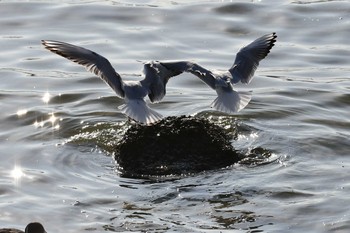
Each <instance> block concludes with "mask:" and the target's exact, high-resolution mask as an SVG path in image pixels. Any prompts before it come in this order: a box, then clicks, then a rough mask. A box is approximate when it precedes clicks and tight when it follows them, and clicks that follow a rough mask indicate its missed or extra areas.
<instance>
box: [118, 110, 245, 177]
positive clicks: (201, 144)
mask: <svg viewBox="0 0 350 233" xmlns="http://www.w3.org/2000/svg"><path fill="white" fill-rule="evenodd" d="M231 140H232V137H231V136H230V135H229V134H228V133H227V132H226V131H225V129H223V128H222V127H220V126H218V125H215V124H214V123H211V122H209V121H208V120H206V119H203V118H194V117H186V116H181V117H167V118H165V119H163V120H161V121H159V122H158V123H156V124H154V125H150V126H144V125H133V126H131V127H130V128H129V129H128V131H127V132H126V133H125V135H124V137H123V138H122V140H121V141H120V142H119V143H118V145H117V146H116V153H115V160H116V161H117V163H118V165H119V170H120V171H121V173H122V175H124V176H131V177H139V176H154V175H175V174H177V175H180V174H188V173H196V172H201V171H204V170H210V169H218V168H223V167H227V166H229V165H232V164H234V163H236V162H238V161H239V155H238V154H237V153H236V151H235V150H234V148H233V146H232V144H231Z"/></svg>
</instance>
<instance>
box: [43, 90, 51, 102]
mask: <svg viewBox="0 0 350 233" xmlns="http://www.w3.org/2000/svg"><path fill="white" fill-rule="evenodd" d="M50 98H51V95H50V93H49V92H46V93H45V94H44V96H43V97H42V98H41V100H42V101H43V102H44V103H45V104H47V103H48V102H49V101H50Z"/></svg>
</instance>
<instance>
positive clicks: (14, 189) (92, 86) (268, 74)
mask: <svg viewBox="0 0 350 233" xmlns="http://www.w3.org/2000/svg"><path fill="white" fill-rule="evenodd" d="M0 25H1V33H0V44H1V57H0V77H1V84H0V100H1V108H2V111H1V112H0V116H1V119H2V120H1V122H0V141H1V144H0V158H1V164H0V168H1V170H0V209H1V211H0V226H1V227H9V226H12V227H18V228H24V226H25V225H26V224H27V223H28V222H29V221H34V220H35V221H40V222H42V223H43V224H44V226H45V228H46V230H47V231H48V232H102V231H115V232H146V231H147V232H226V231H227V232H315V233H316V232H349V231H350V209H349V206H348V203H349V201H350V198H349V197H350V183H349V180H350V175H349V174H350V173H349V172H350V159H349V157H348V156H349V155H350V141H349V136H350V133H349V130H350V121H349V116H350V113H349V110H350V107H349V105H350V94H349V93H350V66H349V62H350V60H349V58H350V44H349V38H350V5H349V4H348V2H347V1H312V0H311V1H287V0H283V1H282V0H281V1H264V0H261V1H200V0H197V1H184V0H180V1H159V0H158V1H157V0H149V1H141V0H139V1H136V0H135V1H73V0H72V1H60V3H50V1H16V2H14V1H0ZM274 31H275V32H277V34H278V39H277V43H276V46H275V47H274V48H273V49H272V52H271V54H269V56H268V57H267V58H266V59H265V60H264V61H263V62H261V64H260V67H259V68H258V70H257V72H256V75H255V78H254V79H253V81H252V82H251V84H250V85H249V86H238V87H237V88H238V89H240V90H251V89H252V90H254V95H253V99H252V101H251V103H250V104H249V105H248V107H247V108H246V109H244V110H243V111H242V112H240V113H239V114H237V115H234V116H227V115H223V114H220V113H217V112H213V111H211V110H210V108H209V105H210V103H211V101H213V100H214V98H215V92H214V91H211V90H209V89H208V88H207V87H206V86H205V85H204V84H203V83H201V82H200V81H199V80H197V79H196V78H193V77H192V76H190V75H187V74H184V75H181V76H179V77H177V78H174V79H172V80H171V81H170V82H169V84H168V89H167V93H168V94H167V96H166V98H165V99H164V101H163V102H162V103H160V104H156V105H153V107H154V109H156V110H157V111H159V112H160V113H162V114H163V115H166V116H170V115H175V116H179V115H183V114H186V115H188V114H192V115H200V116H206V117H208V118H215V119H217V121H218V123H220V124H223V125H226V126H230V125H232V124H233V123H234V124H236V125H238V126H239V133H238V137H237V140H233V141H232V143H233V145H234V146H235V147H236V148H237V149H239V150H241V151H249V150H250V149H252V148H255V147H263V148H266V149H268V150H270V151H272V152H273V156H274V157H273V158H272V159H271V161H269V162H267V163H263V164H260V165H255V166H245V165H235V166H232V167H230V168H226V169H222V170H216V171H208V172H204V173H200V174H196V175H190V176H184V177H182V178H177V179H171V180H159V181H157V180H154V179H153V180H147V179H128V178H123V177H120V176H119V174H118V172H117V171H116V166H115V163H114V161H113V159H112V156H111V153H109V152H108V148H109V147H113V145H115V143H116V142H117V141H118V139H120V138H121V137H122V134H123V132H124V131H125V128H126V123H125V120H126V118H125V116H124V115H123V114H121V113H120V112H119V110H118V109H117V106H119V105H120V104H122V101H121V100H120V99H118V98H117V97H115V95H114V94H113V92H112V90H110V88H109V87H107V86H106V85H105V84H104V83H103V82H102V81H100V80H99V79H98V78H96V77H94V76H93V75H92V74H90V73H88V72H86V71H85V69H84V68H82V67H80V66H78V65H75V64H73V63H71V62H69V61H67V60H65V59H62V58H61V57H58V56H56V55H54V54H52V53H49V52H48V51H46V50H44V49H43V47H42V46H41V44H40V40H41V39H55V40H61V41H66V42H70V43H74V44H77V45H81V46H84V47H87V48H90V49H92V50H94V51H96V52H98V53H100V54H102V55H104V56H105V57H107V58H108V59H109V60H110V61H111V63H112V64H113V65H114V67H115V68H116V70H117V71H118V72H119V73H120V74H122V75H123V76H124V77H125V78H127V79H129V80H138V79H140V73H141V69H142V63H141V62H142V61H147V60H177V59H181V60H193V61H195V62H198V63H200V64H201V65H203V66H205V67H208V68H212V69H221V70H224V69H227V68H228V67H230V65H231V64H232V62H233V60H234V56H235V54H236V52H237V51H238V49H239V48H241V47H242V46H244V45H246V44H247V43H249V42H251V41H252V40H254V39H256V38H257V37H259V36H261V35H263V34H266V33H270V32H274Z"/></svg>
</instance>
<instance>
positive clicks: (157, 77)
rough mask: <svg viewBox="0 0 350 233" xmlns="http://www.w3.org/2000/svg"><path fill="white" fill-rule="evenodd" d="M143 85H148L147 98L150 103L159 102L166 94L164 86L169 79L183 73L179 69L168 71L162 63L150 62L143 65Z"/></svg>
mask: <svg viewBox="0 0 350 233" xmlns="http://www.w3.org/2000/svg"><path fill="white" fill-rule="evenodd" d="M143 72H144V74H145V79H144V81H145V83H146V84H147V85H148V88H149V94H148V97H149V99H150V100H151V102H159V101H161V100H162V99H163V98H164V96H165V94H166V84H167V83H168V81H169V79H170V78H171V77H174V76H177V75H179V74H181V73H182V72H183V70H180V69H170V68H168V67H166V66H165V65H164V64H163V62H159V61H151V62H148V63H146V64H145V65H144V70H143Z"/></svg>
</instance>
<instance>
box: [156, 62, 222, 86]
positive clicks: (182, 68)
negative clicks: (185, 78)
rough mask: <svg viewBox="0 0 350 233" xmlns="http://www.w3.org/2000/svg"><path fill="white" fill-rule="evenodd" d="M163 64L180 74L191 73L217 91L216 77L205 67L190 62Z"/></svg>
mask: <svg viewBox="0 0 350 233" xmlns="http://www.w3.org/2000/svg"><path fill="white" fill-rule="evenodd" d="M161 64H162V65H163V66H164V67H166V68H167V69H169V70H172V71H177V72H179V73H182V72H189V73H191V74H194V75H195V76H197V77H198V78H200V79H201V80H202V81H203V82H205V83H206V84H207V85H208V86H209V87H211V88H213V89H214V90H215V82H216V78H215V75H214V74H213V73H212V72H211V71H210V70H207V69H205V68H204V67H202V66H200V65H198V64H196V63H194V62H189V61H178V62H161Z"/></svg>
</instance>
